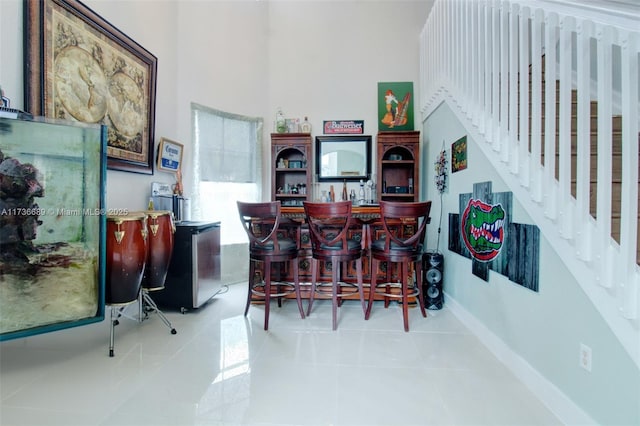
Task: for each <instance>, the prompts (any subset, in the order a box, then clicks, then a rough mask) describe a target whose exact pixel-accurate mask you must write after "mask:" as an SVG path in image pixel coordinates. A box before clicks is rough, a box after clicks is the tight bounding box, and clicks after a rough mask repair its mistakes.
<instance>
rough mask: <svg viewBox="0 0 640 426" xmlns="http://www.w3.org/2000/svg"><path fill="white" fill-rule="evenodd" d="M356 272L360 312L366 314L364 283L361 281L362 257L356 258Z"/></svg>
mask: <svg viewBox="0 0 640 426" xmlns="http://www.w3.org/2000/svg"><path fill="white" fill-rule="evenodd" d="M356 274H357V275H358V293H360V303H361V304H362V312H363V313H365V314H366V312H367V306H366V305H365V303H364V284H363V283H362V258H360V259H358V260H356Z"/></svg>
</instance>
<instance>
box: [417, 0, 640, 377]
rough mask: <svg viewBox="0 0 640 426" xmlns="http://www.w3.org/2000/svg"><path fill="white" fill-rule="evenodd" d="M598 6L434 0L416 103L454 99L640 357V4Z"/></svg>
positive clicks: (427, 106) (426, 108)
mask: <svg viewBox="0 0 640 426" xmlns="http://www.w3.org/2000/svg"><path fill="white" fill-rule="evenodd" d="M603 4H604V5H605V7H602V5H603ZM606 6H607V3H606V2H605V1H602V2H599V3H598V4H596V2H590V3H589V6H588V7H587V6H580V5H576V4H571V3H569V2H566V1H565V2H560V1H543V0H538V1H526V0H520V1H518V0H513V1H507V0H436V1H435V3H434V5H433V8H432V10H431V12H430V15H429V17H428V19H427V22H426V24H425V26H424V29H423V31H422V34H421V47H420V50H421V53H420V88H421V93H420V106H421V110H422V113H423V117H425V118H426V117H427V116H428V115H429V114H430V113H431V112H432V111H433V110H435V108H437V106H438V105H439V104H440V102H442V101H443V100H446V101H448V102H449V103H450V104H451V106H452V109H453V110H454V112H455V113H456V114H457V115H458V117H459V118H460V119H461V121H462V122H463V123H464V125H465V127H466V128H467V130H468V131H469V132H470V134H472V136H473V135H475V136H476V137H477V139H476V140H477V141H478V143H479V145H480V146H481V148H482V149H483V150H485V151H486V153H487V154H488V155H487V157H488V158H489V159H490V161H493V162H494V166H495V167H496V170H497V171H498V173H500V174H501V175H502V177H504V180H505V182H507V184H508V185H510V188H511V190H512V191H513V192H514V194H515V196H516V197H517V199H518V200H519V201H520V202H521V203H522V204H523V205H524V207H525V208H526V209H527V211H528V212H529V214H530V215H531V216H532V219H533V220H534V221H536V224H537V225H538V226H539V227H540V229H541V232H543V235H545V237H546V238H547V239H548V240H549V241H550V243H551V244H552V246H553V247H554V248H555V249H556V251H557V252H558V255H559V256H560V257H561V258H562V259H563V261H564V262H565V264H566V265H567V267H568V268H569V270H570V271H571V272H572V273H573V275H574V276H575V277H576V279H577V281H578V282H579V283H580V285H581V286H582V288H583V289H584V290H585V292H586V293H587V294H588V295H589V297H590V298H591V300H592V301H593V303H594V305H595V306H596V307H597V308H598V309H599V310H600V312H601V314H602V315H603V318H604V319H605V321H607V323H608V324H609V325H610V327H611V328H612V330H613V331H614V332H615V333H616V335H617V336H618V338H619V339H620V341H621V342H622V344H623V345H624V347H625V348H626V349H627V351H628V352H629V353H630V355H631V356H632V358H633V359H634V360H635V361H636V363H637V364H638V365H640V344H639V343H638V342H640V331H639V330H640V321H639V320H638V318H639V312H638V311H639V307H640V291H639V286H640V268H639V267H638V263H637V258H638V145H639V137H638V135H639V130H640V129H639V124H638V122H639V116H638V90H639V88H638V80H639V78H640V77H639V73H638V67H639V65H638V62H639V54H640V31H639V29H640V14H638V13H637V12H635V11H634V10H631V8H629V9H628V10H612V9H611V8H610V7H609V8H608V7H606ZM545 58H548V59H545ZM556 81H557V86H556ZM572 98H573V99H572ZM593 101H596V102H597V107H596V106H594V105H596V104H595V103H593ZM572 107H573V108H575V110H576V111H577V113H576V112H572ZM592 108H594V109H596V111H594V112H591V111H592ZM543 110H544V114H543ZM572 115H576V116H577V119H576V120H574V121H573V122H572ZM556 116H557V120H556V119H553V117H556ZM612 116H620V117H621V123H622V124H621V129H618V130H617V132H618V137H617V139H616V140H614V138H613V137H612V133H613V131H614V129H613V128H612ZM596 117H597V118H596ZM550 118H551V119H550ZM529 119H530V121H529ZM592 121H593V122H595V123H594V124H592ZM556 123H557V124H556ZM596 128H597V136H595V140H594V141H593V142H591V143H590V141H592V134H593V132H594V131H595V129H596ZM620 134H621V140H622V142H621V143H620ZM556 140H557V141H558V147H557V148H556ZM572 140H573V141H572ZM572 143H573V144H574V146H573V149H572ZM614 151H615V153H616V155H614ZM594 156H595V157H596V158H597V160H596V161H597V169H595V170H597V172H596V176H592V175H591V174H592V172H591V170H592V164H593V158H594ZM613 170H616V171H617V173H616V176H615V179H614V173H613ZM514 177H517V179H516V178H514ZM593 182H596V183H595V184H594V183H593ZM594 186H595V194H596V196H595V199H593V198H594V195H593V192H594ZM614 205H615V206H616V207H618V208H617V209H615V210H619V211H620V214H619V221H618V220H617V216H616V220H612V213H613V212H614V209H613V206H614ZM594 206H595V208H594ZM594 210H595V217H594V214H593V213H594ZM612 231H613V234H616V235H619V237H618V238H619V242H616V240H615V239H614V238H613V237H612Z"/></svg>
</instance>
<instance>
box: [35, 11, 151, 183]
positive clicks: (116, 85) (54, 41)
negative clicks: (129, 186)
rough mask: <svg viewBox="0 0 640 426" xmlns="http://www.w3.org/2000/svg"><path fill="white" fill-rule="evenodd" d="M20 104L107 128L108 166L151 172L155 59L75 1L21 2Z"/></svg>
mask: <svg viewBox="0 0 640 426" xmlns="http://www.w3.org/2000/svg"><path fill="white" fill-rule="evenodd" d="M25 16H26V18H27V19H26V23H27V24H26V25H27V28H26V31H25V46H26V52H25V53H26V61H25V63H26V66H25V88H26V96H25V103H26V105H25V108H26V110H27V111H29V112H30V113H32V114H34V115H43V116H46V117H51V118H58V119H64V120H70V121H80V122H84V123H99V124H104V125H106V126H107V129H108V140H107V167H108V168H110V169H115V170H124V171H129V172H136V173H144V174H153V141H154V127H155V124H154V121H155V97H156V73H157V58H156V57H155V56H154V55H153V54H151V53H150V52H148V51H147V50H146V49H144V48H143V47H142V46H140V45H139V44H138V43H136V42H135V41H133V40H131V39H130V38H129V37H127V36H126V35H125V34H123V33H122V32H121V31H120V30H118V29H117V28H116V27H114V26H113V25H111V24H110V23H109V22H107V21H105V20H104V19H102V18H101V17H100V16H99V15H97V14H96V13H95V12H93V11H92V10H91V9H89V8H88V7H87V6H85V5H84V4H82V3H81V2H79V1H76V0H27V1H26V2H25Z"/></svg>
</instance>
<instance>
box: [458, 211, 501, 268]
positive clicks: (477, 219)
mask: <svg viewBox="0 0 640 426" xmlns="http://www.w3.org/2000/svg"><path fill="white" fill-rule="evenodd" d="M505 217H506V214H505V211H504V208H503V207H502V205H501V204H495V205H491V204H487V203H485V202H483V201H481V200H474V199H471V200H469V203H467V207H466V208H465V210H464V213H463V214H462V221H461V232H462V238H463V240H464V243H465V245H466V247H467V249H469V251H470V252H471V255H472V256H473V257H474V258H475V259H477V260H480V261H484V262H487V261H490V260H493V259H494V258H495V257H496V256H497V255H498V254H499V253H500V249H501V248H502V244H503V243H504V221H505Z"/></svg>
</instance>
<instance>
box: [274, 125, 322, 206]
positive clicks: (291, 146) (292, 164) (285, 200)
mask: <svg viewBox="0 0 640 426" xmlns="http://www.w3.org/2000/svg"><path fill="white" fill-rule="evenodd" d="M311 156H312V153H311V135H310V134H308V133H272V134H271V167H272V173H271V199H272V200H273V201H278V200H279V201H280V202H281V204H282V205H283V206H302V202H303V201H306V200H310V199H311V194H312V192H313V191H312V187H311V167H312V164H313V163H312V161H311V160H312V157H311Z"/></svg>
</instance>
